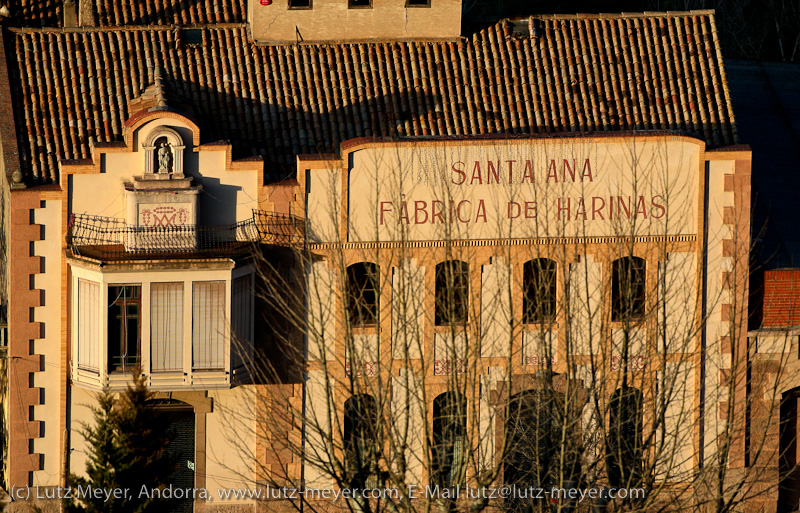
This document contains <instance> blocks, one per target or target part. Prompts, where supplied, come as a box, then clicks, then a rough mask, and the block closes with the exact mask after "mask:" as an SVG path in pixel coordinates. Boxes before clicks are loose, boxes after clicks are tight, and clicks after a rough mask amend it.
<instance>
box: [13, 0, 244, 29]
mask: <svg viewBox="0 0 800 513" xmlns="http://www.w3.org/2000/svg"><path fill="white" fill-rule="evenodd" d="M76 3H77V1H76ZM0 7H7V8H8V10H9V14H10V16H9V17H10V18H11V24H12V25H13V26H18V27H61V26H62V25H63V21H64V20H63V16H64V14H63V9H64V0H0ZM94 11H95V12H94V24H95V25H98V26H119V27H121V26H131V25H195V24H197V25H200V24H210V23H244V22H246V21H247V0H222V1H220V0H188V1H187V0H95V8H94ZM90 18H91V17H90Z"/></svg>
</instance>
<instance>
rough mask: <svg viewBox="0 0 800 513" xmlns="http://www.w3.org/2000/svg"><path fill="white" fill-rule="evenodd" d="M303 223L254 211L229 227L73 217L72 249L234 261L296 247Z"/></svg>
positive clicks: (110, 256) (117, 256) (111, 256)
mask: <svg viewBox="0 0 800 513" xmlns="http://www.w3.org/2000/svg"><path fill="white" fill-rule="evenodd" d="M304 234H305V228H304V223H303V220H302V219H300V218H297V217H295V216H292V215H289V214H276V213H272V212H263V211H259V210H254V211H253V217H252V218H250V219H247V220H245V221H240V222H238V223H235V224H230V225H198V226H193V225H168V226H157V227H150V226H130V225H128V224H126V223H125V222H124V221H123V220H121V219H116V218H112V217H100V216H91V215H85V214H73V215H72V216H71V217H70V221H69V227H68V230H67V247H68V248H69V249H70V251H72V253H73V254H74V255H76V256H85V257H89V258H96V259H99V260H125V259H140V258H148V259H150V258H164V259H169V258H191V257H207V258H213V257H220V256H233V255H239V254H242V253H246V252H248V251H251V250H252V246H253V244H274V245H280V246H291V245H295V244H299V243H301V242H302V240H303V238H304Z"/></svg>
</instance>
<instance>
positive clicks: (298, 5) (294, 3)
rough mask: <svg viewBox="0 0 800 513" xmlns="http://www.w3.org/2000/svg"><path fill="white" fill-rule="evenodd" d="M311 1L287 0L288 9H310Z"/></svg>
mask: <svg viewBox="0 0 800 513" xmlns="http://www.w3.org/2000/svg"><path fill="white" fill-rule="evenodd" d="M311 2H312V0H289V9H311V7H312V3H311Z"/></svg>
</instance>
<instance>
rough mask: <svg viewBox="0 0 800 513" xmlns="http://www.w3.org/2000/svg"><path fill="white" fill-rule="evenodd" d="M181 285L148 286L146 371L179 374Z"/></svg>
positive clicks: (181, 360) (181, 325)
mask: <svg viewBox="0 0 800 513" xmlns="http://www.w3.org/2000/svg"><path fill="white" fill-rule="evenodd" d="M183 317H184V315H183V282H175V283H153V284H151V285H150V368H151V370H152V372H169V371H180V370H183Z"/></svg>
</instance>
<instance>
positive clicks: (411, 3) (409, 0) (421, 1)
mask: <svg viewBox="0 0 800 513" xmlns="http://www.w3.org/2000/svg"><path fill="white" fill-rule="evenodd" d="M430 6H431V0H406V7H430Z"/></svg>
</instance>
